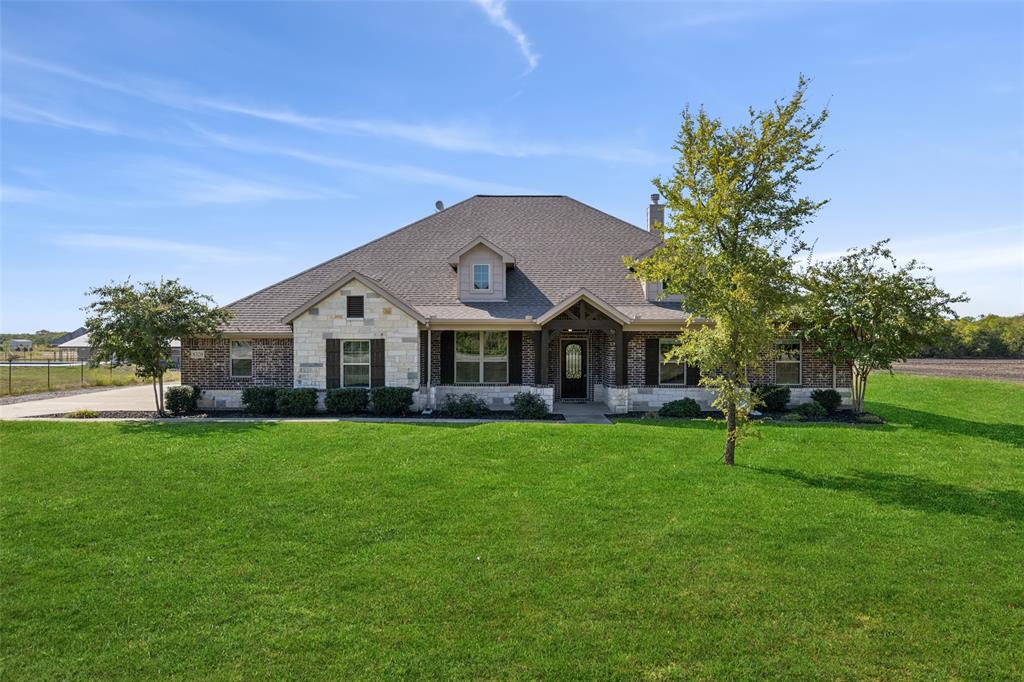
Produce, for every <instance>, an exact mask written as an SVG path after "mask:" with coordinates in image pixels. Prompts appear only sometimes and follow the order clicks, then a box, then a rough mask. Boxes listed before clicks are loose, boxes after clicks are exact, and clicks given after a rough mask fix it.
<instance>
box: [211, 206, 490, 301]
mask: <svg viewBox="0 0 1024 682" xmlns="http://www.w3.org/2000/svg"><path fill="white" fill-rule="evenodd" d="M478 196H480V195H479V194H474V195H473V196H471V197H466V198H465V199H463V200H462V201H457V202H455V203H454V204H452V205H451V206H447V207H445V208H443V209H441V210H440V211H435V212H433V213H431V214H430V215H427V216H424V217H422V218H420V219H419V220H414V221H413V222H411V223H409V224H408V225H403V226H402V227H399V228H398V229H396V230H391V232H387V233H385V234H382V235H381V236H379V237H377V238H376V239H371V240H370V241H368V242H366V243H365V244H360V245H359V246H357V247H355V248H353V249H349V250H348V251H345V252H344V253H339V254H338V255H337V256H332V257H330V258H328V259H327V260H325V261H322V262H320V263H317V264H316V265H313V266H311V267H308V268H306V269H305V270H303V271H301V272H297V273H295V274H294V275H292V276H291V277H285V278H284V279H282V280H279V281H277V282H274V283H273V284H268V285H267V286H265V287H263V288H262V289H260V290H259V291H254V292H252V293H251V294H249V295H248V296H243V297H242V298H240V299H238V300H237V301H232V302H231V303H228V304H226V305H223V306H221V307H222V308H230V307H231V306H233V305H237V304H239V303H241V302H242V301H245V300H247V299H250V298H252V297H253V296H257V295H259V294H262V293H263V292H264V291H267V290H268V289H273V288H274V287H276V286H278V285H279V284H284V283H285V282H290V281H291V280H293V279H295V278H297V277H301V276H302V275H305V274H306V273H307V272H312V271H313V270H316V269H317V268H321V267H323V266H325V265H327V264H328V263H332V262H334V261H336V260H338V259H339V258H344V257H345V256H348V255H350V254H353V253H355V252H356V251H359V250H360V249H365V248H366V247H367V246H370V245H371V244H376V243H377V242H379V241H380V240H382V239H385V238H387V237H390V236H392V235H395V234H398V233H399V232H402V231H404V230H408V229H409V228H410V227H414V226H416V225H418V224H420V223H422V222H423V221H425V220H430V219H431V218H433V217H434V216H436V215H438V214H439V213H444V212H445V211H450V210H452V209H453V208H455V207H456V206H461V205H462V204H464V203H466V202H467V201H469V200H471V199H474V198H476V197H478Z"/></svg>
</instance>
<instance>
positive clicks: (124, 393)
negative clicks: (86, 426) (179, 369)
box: [0, 382, 177, 419]
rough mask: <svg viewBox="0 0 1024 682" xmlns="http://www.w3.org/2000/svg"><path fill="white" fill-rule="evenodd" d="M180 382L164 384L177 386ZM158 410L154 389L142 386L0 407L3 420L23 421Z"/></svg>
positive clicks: (148, 385)
mask: <svg viewBox="0 0 1024 682" xmlns="http://www.w3.org/2000/svg"><path fill="white" fill-rule="evenodd" d="M176 385H177V382H174V383H167V384H164V387H165V388H166V387H167V386H176ZM155 409H156V405H155V404H154V402H153V386H152V385H151V384H142V385H139V386H128V387H125V388H112V389H109V390H105V391H95V392H92V393H79V394H78V395H68V396H63V397H61V398H45V399H43V400H29V401H26V402H21V403H11V404H9V405H0V419H19V418H21V417H38V416H39V415H43V414H62V415H63V414H66V413H68V412H73V411H75V410H96V411H97V412H104V411H120V410H132V411H149V412H152V411H154V410H155Z"/></svg>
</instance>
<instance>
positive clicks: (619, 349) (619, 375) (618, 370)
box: [615, 327, 626, 386]
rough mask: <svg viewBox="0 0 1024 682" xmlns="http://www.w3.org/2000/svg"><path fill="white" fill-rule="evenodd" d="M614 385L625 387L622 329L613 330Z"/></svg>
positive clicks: (624, 348) (624, 346)
mask: <svg viewBox="0 0 1024 682" xmlns="http://www.w3.org/2000/svg"><path fill="white" fill-rule="evenodd" d="M615 385H616V386H625V385H626V342H625V334H623V333H622V327H619V328H618V329H616V330H615Z"/></svg>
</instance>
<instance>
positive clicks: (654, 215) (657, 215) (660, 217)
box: [647, 194, 665, 232]
mask: <svg viewBox="0 0 1024 682" xmlns="http://www.w3.org/2000/svg"><path fill="white" fill-rule="evenodd" d="M660 198H661V197H660V196H659V195H658V194H652V195H651V205H650V206H648V207H647V229H648V231H650V232H653V231H654V226H655V224H658V223H660V224H662V225H664V224H665V204H659V203H658V199H660Z"/></svg>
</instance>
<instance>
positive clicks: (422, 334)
mask: <svg viewBox="0 0 1024 682" xmlns="http://www.w3.org/2000/svg"><path fill="white" fill-rule="evenodd" d="M658 201H659V198H658V196H657V195H654V196H652V198H651V204H650V205H649V207H648V229H641V228H639V227H636V226H634V225H631V224H629V223H627V222H625V221H622V220H619V219H618V218H615V217H613V216H610V215H608V214H607V213H603V212H601V211H599V210H597V209H595V208H592V207H590V206H587V205H585V204H582V203H580V202H579V201H576V200H574V199H571V198H569V197H566V196H474V197H471V198H469V199H467V200H465V201H462V202H460V203H458V204H455V205H453V206H451V207H449V208H446V209H445V208H443V207H442V209H441V210H439V211H438V212H436V213H433V214H431V215H429V216H427V217H425V218H423V219H421V220H418V221H416V222H414V223H412V224H410V225H407V226H406V227H403V228H401V229H399V230H397V231H395V232H392V233H390V234H387V235H385V236H383V237H380V238H378V239H375V240H373V241H371V242H369V243H368V244H366V245H364V246H361V247H359V248H356V249H354V250H352V251H349V252H348V253H344V254H342V255H340V256H337V257H335V258H331V259H330V260H327V261H325V262H323V263H321V264H320V265H316V266H314V267H312V268H310V269H308V270H305V271H303V272H301V273H299V274H297V275H294V276H293V277H289V278H288V279H285V280H283V281H281V282H278V283H277V284H273V285H271V286H268V287H266V288H265V289H262V290H260V291H258V292H256V293H254V294H252V295H250V296H247V297H245V298H243V299H241V300H239V301H236V302H234V303H232V304H230V305H228V306H227V310H229V311H230V312H231V313H232V317H231V319H230V320H229V321H228V323H227V324H226V325H225V327H224V328H223V329H222V332H223V337H222V338H193V339H184V340H183V342H182V350H183V355H182V382H183V383H185V384H193V385H197V386H200V387H201V388H202V389H203V402H204V407H237V406H238V405H239V404H240V400H241V392H242V389H244V388H246V387H249V386H276V387H311V388H315V389H318V390H320V391H324V390H326V389H331V388H336V387H346V386H349V387H374V386H406V387H409V388H412V389H414V390H415V393H414V396H415V402H416V406H417V407H421V408H423V407H433V406H439V405H440V404H441V403H442V402H443V401H444V399H445V398H446V396H448V395H459V394H464V393H472V394H476V395H478V396H479V397H481V398H482V399H484V400H485V401H486V402H487V403H488V404H489V405H490V406H491V407H492V408H496V409H509V406H510V403H511V400H512V396H513V395H514V394H515V393H517V392H520V391H527V392H531V393H536V394H539V395H540V396H542V397H543V398H544V400H545V401H546V402H547V403H548V405H549V406H553V404H554V403H555V401H593V402H597V403H602V404H603V405H604V406H605V407H606V409H607V410H608V411H609V412H615V413H623V412H630V411H647V410H655V409H657V408H658V407H660V406H661V405H663V404H664V403H666V402H668V401H671V400H678V399H680V398H683V397H686V396H689V397H693V398H694V399H696V400H697V401H698V402H700V403H701V404H703V405H704V406H707V405H708V403H709V401H710V399H711V398H712V397H713V396H712V395H711V394H710V393H709V392H708V391H707V390H706V389H704V388H701V387H699V386H698V385H697V384H698V380H699V378H700V369H699V368H698V367H696V366H693V365H687V364H685V363H678V362H668V361H666V360H665V355H666V352H667V351H668V350H669V349H670V348H672V346H673V344H675V343H676V340H675V337H676V336H677V334H678V332H679V330H680V328H681V326H682V324H683V323H684V322H685V321H686V320H688V319H689V318H690V317H691V316H690V315H689V314H688V313H687V312H685V311H684V310H683V309H682V308H681V305H680V302H679V297H678V296H664V295H663V291H662V283H661V282H639V281H637V280H636V279H634V278H633V277H632V275H631V273H630V271H629V270H628V269H627V268H626V266H625V265H624V263H623V257H624V256H634V257H640V256H644V255H646V254H649V253H650V252H651V251H652V250H653V249H654V248H656V247H657V246H658V245H659V243H660V241H659V238H658V236H657V235H656V234H654V233H652V232H651V231H650V226H651V225H653V224H655V223H660V222H664V216H665V213H664V210H665V208H664V204H659V203H658ZM694 322H695V323H700V320H694ZM778 349H779V351H780V353H779V357H778V359H774V360H771V361H767V359H766V366H765V370H766V371H765V373H764V374H763V375H758V376H754V375H753V373H752V379H753V380H755V381H759V382H763V383H779V384H787V385H789V386H791V387H792V395H793V400H794V402H803V401H806V400H808V399H809V397H810V392H811V391H812V390H813V389H816V388H837V389H838V390H839V391H840V392H841V393H842V394H844V395H845V396H848V395H849V386H850V368H849V366H844V367H835V366H833V365H832V364H830V363H828V362H827V361H824V360H822V359H821V358H818V357H816V356H815V355H814V353H813V352H812V351H813V349H812V348H811V347H810V346H809V345H808V344H806V343H801V342H800V341H799V340H797V339H779V340H778Z"/></svg>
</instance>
